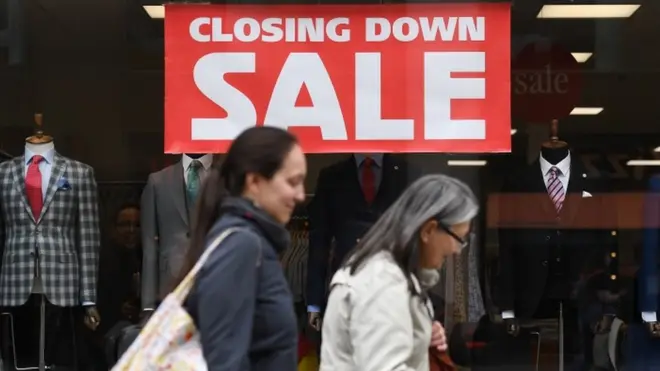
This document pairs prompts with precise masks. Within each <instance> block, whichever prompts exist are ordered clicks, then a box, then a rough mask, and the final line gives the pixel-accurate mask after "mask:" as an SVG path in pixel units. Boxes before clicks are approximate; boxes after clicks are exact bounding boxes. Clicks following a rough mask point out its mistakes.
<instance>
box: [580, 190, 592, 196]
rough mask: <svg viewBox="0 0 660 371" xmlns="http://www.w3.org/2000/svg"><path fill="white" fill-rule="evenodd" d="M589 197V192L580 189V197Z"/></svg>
mask: <svg viewBox="0 0 660 371" xmlns="http://www.w3.org/2000/svg"><path fill="white" fill-rule="evenodd" d="M589 197H593V196H592V195H591V193H589V192H587V191H582V198H589Z"/></svg>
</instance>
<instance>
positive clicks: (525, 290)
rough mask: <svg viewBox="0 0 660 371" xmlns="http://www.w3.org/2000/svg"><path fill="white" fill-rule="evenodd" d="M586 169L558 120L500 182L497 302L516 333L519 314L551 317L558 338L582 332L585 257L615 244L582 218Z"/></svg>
mask: <svg viewBox="0 0 660 371" xmlns="http://www.w3.org/2000/svg"><path fill="white" fill-rule="evenodd" d="M583 174H584V172H583V171H582V169H581V165H580V163H579V161H576V159H574V158H573V157H572V156H571V152H570V150H569V147H568V144H567V143H566V142H563V141H560V140H559V138H558V136H557V122H556V120H555V121H553V123H552V127H551V138H550V140H549V141H547V142H545V143H543V145H542V148H541V150H540V154H539V158H538V159H537V160H536V161H534V162H533V163H532V164H531V165H526V166H524V167H523V168H521V169H518V170H517V171H514V172H513V173H512V174H511V177H510V179H509V181H507V182H506V184H505V186H504V189H503V194H504V197H503V198H502V199H503V200H504V201H503V202H506V205H501V206H500V210H501V212H503V213H504V214H506V215H505V216H504V217H503V218H502V219H503V220H506V221H507V223H508V225H507V227H506V228H501V229H500V230H499V248H500V258H499V259H500V267H499V275H498V278H497V280H496V284H495V290H496V294H495V298H496V300H495V301H496V304H497V305H498V307H499V308H500V310H502V318H503V319H504V322H505V325H506V328H507V331H508V332H509V333H510V334H511V335H513V336H517V335H518V334H519V332H520V322H521V321H523V322H527V321H529V320H532V319H548V318H556V319H558V320H560V324H561V322H562V321H563V324H565V325H562V326H560V327H561V328H562V330H560V333H561V331H564V336H563V337H562V339H563V338H565V339H567V341H569V340H570V341H571V342H574V341H575V340H574V339H578V338H579V333H580V329H579V328H578V327H577V323H578V308H577V302H576V300H575V298H576V290H577V289H576V288H577V287H578V281H579V279H580V277H581V276H583V275H584V274H585V273H587V268H588V266H587V265H588V263H590V262H594V261H597V259H598V258H600V260H603V259H602V257H603V256H605V252H606V251H611V249H613V248H612V240H611V239H608V236H607V233H605V232H604V231H600V230H598V229H586V228H583V227H581V226H580V225H579V223H580V221H581V212H582V211H584V210H588V209H589V208H590V207H591V206H590V204H589V200H590V199H591V197H592V195H591V194H590V193H589V192H587V191H586V183H585V181H586V179H585V177H584V175H583ZM590 215H591V214H590ZM562 341H563V340H560V354H561V355H560V358H561V359H560V364H561V366H560V367H563V363H564V359H563V349H562V348H563V342H562ZM569 348H571V346H570V345H569ZM567 352H570V349H568V350H567ZM560 369H561V368H560Z"/></svg>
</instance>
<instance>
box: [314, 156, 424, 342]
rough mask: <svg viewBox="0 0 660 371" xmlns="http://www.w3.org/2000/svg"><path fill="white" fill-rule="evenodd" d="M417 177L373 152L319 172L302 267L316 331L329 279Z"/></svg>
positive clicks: (401, 164)
mask: <svg viewBox="0 0 660 371" xmlns="http://www.w3.org/2000/svg"><path fill="white" fill-rule="evenodd" d="M419 175H420V172H419V171H418V170H417V169H415V168H414V167H413V166H411V165H410V164H409V163H408V162H406V161H405V160H404V159H403V158H401V157H398V156H395V155H390V154H385V155H383V154H373V153H372V154H353V155H351V156H350V157H349V158H347V159H345V160H343V161H341V162H338V163H336V164H333V165H330V166H328V167H326V168H324V169H322V170H321V172H320V173H319V177H318V180H317V183H316V194H315V196H314V198H313V200H312V201H311V203H310V206H309V210H310V211H309V213H310V234H309V239H310V240H309V244H310V245H309V256H308V268H307V272H308V274H307V303H308V308H307V310H308V313H309V321H310V324H311V325H312V326H313V327H315V328H316V329H317V330H320V318H321V312H322V309H323V306H324V305H325V301H326V295H327V289H326V286H327V281H328V279H329V278H330V277H332V275H333V274H334V272H335V271H336V270H337V269H338V268H339V265H340V264H341V262H342V261H343V260H344V257H345V256H346V254H347V253H348V252H349V251H350V250H351V249H353V247H354V246H355V244H356V242H357V241H359V239H360V238H361V237H362V235H363V234H364V233H365V232H366V231H367V230H368V229H369V227H371V225H372V224H373V223H374V222H375V221H376V220H377V219H378V217H379V216H380V215H381V214H382V213H383V212H384V211H385V210H386V209H387V208H388V207H389V206H390V205H391V204H392V203H393V202H394V201H395V200H396V199H397V198H398V197H399V195H400V194H401V193H402V192H403V190H404V189H405V188H406V187H407V186H408V184H410V183H411V182H413V181H414V180H415V179H417V178H418V177H419ZM333 240H334V252H333V255H332V261H331V262H330V270H328V262H329V260H330V250H331V244H332V241H333Z"/></svg>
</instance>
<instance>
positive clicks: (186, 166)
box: [181, 154, 213, 185]
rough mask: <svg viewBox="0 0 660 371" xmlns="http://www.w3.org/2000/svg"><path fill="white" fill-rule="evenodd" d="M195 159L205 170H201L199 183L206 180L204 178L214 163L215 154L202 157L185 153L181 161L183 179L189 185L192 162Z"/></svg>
mask: <svg viewBox="0 0 660 371" xmlns="http://www.w3.org/2000/svg"><path fill="white" fill-rule="evenodd" d="M194 160H197V161H199V162H200V163H201V164H202V168H203V170H202V171H200V172H199V181H200V183H199V184H202V183H203V182H204V179H205V178H206V175H207V173H208V171H209V169H210V168H211V165H213V155H210V154H207V155H204V156H202V157H200V158H192V157H190V156H188V155H185V154H184V155H183V156H182V157H181V163H182V164H183V181H184V182H185V183H186V185H188V172H189V171H190V164H192V162H193V161H194Z"/></svg>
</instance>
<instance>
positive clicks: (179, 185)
mask: <svg viewBox="0 0 660 371" xmlns="http://www.w3.org/2000/svg"><path fill="white" fill-rule="evenodd" d="M170 177H171V178H170ZM168 178H170V179H169V180H170V181H168V183H169V187H170V192H171V193H172V200H173V202H174V206H175V207H176V209H177V211H178V212H179V214H180V215H181V218H182V219H183V220H184V222H185V223H186V225H189V215H188V209H187V208H186V199H185V194H186V189H185V184H186V183H185V181H184V180H183V165H182V164H181V162H177V163H176V164H174V165H173V166H172V168H171V169H170V174H169V175H168Z"/></svg>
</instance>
